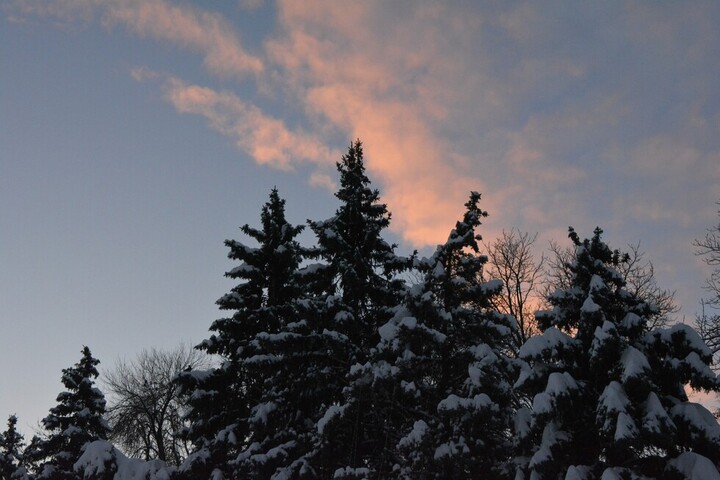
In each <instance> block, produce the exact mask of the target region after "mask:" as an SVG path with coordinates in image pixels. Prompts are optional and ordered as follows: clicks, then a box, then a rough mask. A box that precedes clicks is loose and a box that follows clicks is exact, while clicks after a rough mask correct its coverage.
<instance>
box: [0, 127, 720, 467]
mask: <svg viewBox="0 0 720 480" xmlns="http://www.w3.org/2000/svg"><path fill="white" fill-rule="evenodd" d="M337 167H338V171H339V174H340V187H339V190H338V192H337V193H336V197H337V198H338V200H339V207H338V209H337V211H336V213H335V215H334V216H333V217H332V218H330V219H328V220H325V221H308V226H309V228H310V229H311V230H312V232H313V233H314V235H315V237H316V239H317V244H316V245H315V246H313V247H305V246H302V245H301V244H300V243H299V242H298V240H297V238H298V235H299V234H300V233H301V232H302V230H303V229H304V226H295V225H291V224H289V223H288V222H287V220H286V218H285V202H284V200H282V199H281V198H280V196H279V194H278V192H277V190H275V189H273V190H272V192H271V194H270V198H269V201H268V202H267V203H266V204H265V205H264V206H263V207H262V211H261V225H260V227H259V228H253V227H250V226H248V225H245V226H243V227H241V230H242V232H243V233H244V234H245V235H246V236H248V237H249V238H251V239H252V240H253V245H252V246H250V245H246V244H243V243H241V242H238V241H235V240H228V241H226V244H227V246H228V248H229V249H230V253H229V257H230V258H231V259H232V260H234V261H236V262H238V263H237V266H236V267H235V268H233V269H232V270H230V271H229V272H227V274H226V275H227V276H228V277H230V278H231V279H233V280H235V281H236V282H237V286H236V287H234V288H233V289H232V290H231V291H230V292H229V293H228V294H227V295H225V296H223V297H222V298H221V299H220V300H218V305H219V307H220V308H221V309H222V310H225V311H227V312H228V316H227V317H226V318H222V319H220V320H217V321H215V322H214V323H212V325H211V326H210V331H211V332H212V334H211V335H210V337H209V338H208V339H207V340H205V341H203V342H202V343H201V344H200V345H198V346H197V349H199V350H200V351H202V352H204V353H205V354H207V355H210V356H214V357H215V358H219V359H220V362H219V364H217V365H216V366H215V367H212V368H206V369H185V370H183V371H182V372H180V373H178V374H177V375H175V378H174V379H167V380H166V381H163V382H160V383H161V384H162V385H160V386H162V387H163V388H164V390H162V391H163V392H164V394H163V395H164V396H158V397H157V398H163V399H168V400H167V407H166V408H165V410H166V411H167V410H168V409H171V408H173V409H176V411H177V414H178V415H181V417H182V421H181V422H179V423H178V424H175V425H176V426H175V427H174V428H173V430H174V431H172V432H170V438H174V439H180V441H183V442H187V443H186V445H188V446H189V450H188V451H187V452H185V453H184V454H182V458H181V457H180V456H179V455H178V454H177V450H172V452H174V453H172V454H167V455H165V454H164V453H163V456H160V455H155V454H151V450H152V449H150V448H149V447H147V448H145V449H143V448H142V447H140V448H138V449H136V450H133V451H132V452H130V451H129V449H128V444H126V443H125V444H124V443H123V441H122V439H123V438H125V437H124V436H123V435H116V436H115V437H113V436H112V432H111V429H110V425H108V423H107V422H106V421H105V418H106V416H107V415H106V414H107V412H106V404H105V400H104V397H103V394H102V393H101V392H100V390H99V389H98V388H97V387H96V385H95V379H96V378H97V376H98V371H97V370H96V365H97V363H98V361H97V360H96V359H94V358H93V357H92V355H91V353H90V350H89V349H88V348H87V347H86V348H85V349H84V350H83V353H82V358H81V360H80V362H79V363H78V364H76V365H75V366H73V367H71V368H68V369H65V370H63V376H62V381H63V384H64V386H65V389H66V390H65V391H63V392H62V393H60V395H59V396H58V399H57V401H58V404H57V406H56V407H54V408H53V409H51V411H50V414H49V415H48V416H47V417H46V418H45V419H44V420H43V422H42V424H43V427H44V429H45V432H44V434H43V435H39V436H35V437H34V438H33V439H32V440H31V441H30V442H29V443H28V445H27V446H24V442H23V438H22V436H21V435H20V434H19V433H18V432H17V431H16V429H15V426H16V419H15V418H14V417H10V420H9V423H8V429H7V430H6V431H5V432H4V433H3V434H2V436H1V437H0V471H1V472H2V475H3V478H4V479H31V478H34V479H38V480H40V479H112V478H115V479H130V478H132V479H135V478H146V479H212V480H220V479H270V478H273V479H278V480H279V479H330V478H333V479H364V478H371V479H381V478H383V479H386V478H401V479H471V478H489V479H493V478H498V479H516V480H521V479H528V480H529V479H565V480H573V479H603V480H608V479H636V478H638V479H639V478H667V479H678V478H693V479H716V478H720V474H718V466H720V425H718V422H717V419H716V418H714V417H713V415H712V414H711V413H710V412H709V411H708V410H707V409H705V407H703V406H702V405H700V404H697V403H693V402H690V401H689V400H688V397H687V394H686V391H685V387H686V386H687V385H689V386H690V387H692V388H693V389H697V390H704V391H716V392H717V391H719V390H720V379H719V378H718V376H717V375H716V374H715V373H714V372H713V371H712V370H711V368H710V366H711V365H712V361H713V351H712V350H710V349H709V348H708V346H707V345H706V343H705V342H704V341H703V340H702V339H701V337H700V336H699V335H698V334H697V333H696V332H695V331H694V330H693V329H692V328H690V327H689V326H687V325H682V324H675V325H672V326H667V325H665V323H666V322H665V317H664V316H663V314H664V313H668V311H671V310H672V298H671V294H669V292H666V291H662V290H659V289H657V288H656V286H655V285H654V283H652V282H650V287H648V283H647V282H645V283H642V282H640V283H639V284H635V285H631V286H629V284H628V280H630V281H631V282H630V283H632V278H629V276H630V275H631V274H630V272H633V270H632V267H633V265H635V266H637V263H635V262H636V261H637V260H638V256H637V253H638V252H637V250H636V251H635V252H634V253H635V255H634V256H633V255H627V254H623V253H621V252H619V251H617V250H613V249H611V248H610V247H609V246H608V245H606V244H605V243H604V241H603V239H602V231H601V230H600V229H596V230H595V231H594V232H593V235H592V236H591V237H590V238H589V239H582V238H581V237H580V236H579V235H578V234H577V233H576V232H575V231H574V230H572V229H570V235H569V237H570V240H571V242H572V245H571V246H572V250H571V251H570V252H569V253H567V252H566V253H565V254H564V256H563V255H560V256H558V258H559V259H560V260H559V264H558V268H559V270H558V271H557V272H556V274H557V280H558V282H557V283H556V286H558V287H560V288H557V289H556V290H555V291H552V292H546V295H545V299H544V304H545V305H546V306H547V308H546V309H545V310H543V311H539V312H537V313H536V314H535V315H534V317H532V316H531V315H530V313H529V311H528V309H529V305H530V303H531V302H529V301H528V297H527V295H526V292H527V288H528V282H531V281H533V282H534V279H535V276H534V275H537V271H538V265H537V263H533V262H532V261H531V260H528V261H527V262H525V266H526V267H527V268H526V269H525V270H524V272H525V275H524V276H521V278H520V280H518V277H517V275H516V274H517V272H515V271H509V272H508V271H505V272H504V273H503V272H502V271H501V270H499V269H498V268H497V266H498V265H502V260H498V259H497V258H493V255H490V258H489V257H488V255H483V254H482V253H481V246H482V245H481V244H480V243H479V242H480V240H481V238H480V235H479V231H478V229H479V227H480V225H481V220H482V219H483V217H485V216H486V215H487V214H486V212H484V211H483V210H482V209H481V208H480V207H479V202H480V194H478V193H476V192H471V193H470V195H469V198H468V201H467V203H465V211H464V214H463V216H462V218H460V219H459V220H458V221H457V223H456V224H455V228H453V229H452V230H451V231H450V232H449V235H448V239H447V241H446V242H445V243H444V244H442V245H439V246H438V247H437V249H436V250H435V252H434V254H433V255H432V256H430V257H429V258H419V257H418V256H417V255H415V254H413V255H410V256H408V257H404V256H400V255H398V254H397V253H396V252H395V246H394V245H390V244H388V243H387V242H386V241H385V240H384V239H383V238H382V234H383V231H384V230H385V229H386V228H387V227H388V226H389V223H390V214H389V212H388V211H387V208H386V206H385V205H384V204H382V203H381V201H380V197H379V193H378V191H377V190H376V189H373V188H372V186H371V182H370V180H369V179H368V177H367V175H366V173H365V167H364V163H363V151H362V145H361V144H360V142H359V141H358V142H355V143H353V144H352V145H351V146H350V148H349V150H348V152H347V154H346V155H344V156H343V158H342V160H341V161H340V162H339V163H338V164H337ZM513 238H514V239H515V241H517V240H518V239H520V240H522V241H521V242H519V243H520V245H521V246H522V245H525V247H527V246H528V241H530V243H531V241H532V239H531V238H528V237H523V236H522V235H519V236H515V237H513ZM523 238H524V240H523ZM510 244H512V242H510ZM505 245H508V242H506V243H505ZM558 252H562V251H561V250H558ZM492 253H493V254H494V255H499V254H500V253H502V251H501V250H498V249H497V248H495V249H492ZM498 258H501V256H500V257H498ZM515 259H517V253H516V257H515ZM492 265H495V267H492ZM528 265H529V266H528ZM641 270H642V269H641ZM533 272H534V273H533ZM490 273H496V274H498V275H497V276H500V277H501V278H502V279H503V281H500V280H498V279H492V278H490V277H491V275H489V274H490ZM635 273H637V270H635ZM640 273H641V275H640V278H641V279H645V280H647V279H648V278H650V279H651V280H652V278H651V277H652V274H651V272H650V273H648V272H647V271H644V273H643V272H640ZM513 275H515V276H516V280H515V283H513ZM522 282H526V283H525V284H524V285H523V283H522ZM510 284H512V285H513V288H514V287H515V286H516V285H517V288H518V289H519V290H517V291H516V290H513V289H512V288H510V289H509V288H508V285H510ZM638 285H640V286H641V287H642V286H644V288H645V289H644V290H643V289H642V288H636V287H638ZM631 287H632V288H631ZM663 299H664V300H665V301H666V302H669V303H665V304H663V303H662V301H660V302H658V300H663ZM663 309H664V310H663ZM531 317H532V319H531ZM711 318H712V317H711ZM710 323H711V324H712V322H710ZM124 371H125V374H123V375H121V376H120V377H117V376H116V377H115V378H114V381H115V382H116V384H120V385H121V386H122V385H123V382H122V379H123V378H126V377H131V376H133V375H135V376H138V375H139V376H138V378H142V375H143V371H142V369H141V371H132V370H131V369H126V370H124ZM152 378H153V376H150V378H149V380H143V381H140V382H138V383H137V385H136V386H137V387H138V388H145V387H148V388H149V386H150V384H151V383H152ZM127 384H128V385H133V383H132V382H128V383H127ZM167 385H172V388H171V389H170V390H169V392H170V393H169V394H168V390H167V388H166V387H167ZM113 391H115V390H113ZM150 391H152V389H151V388H150ZM131 397H132V395H129V396H127V397H125V400H126V401H127V402H129V401H130V400H131ZM134 398H135V400H136V401H139V400H138V399H143V398H147V399H148V400H147V401H148V402H150V397H142V396H137V395H136V397H134ZM153 398H154V397H153ZM158 401H159V400H158ZM172 402H178V403H172ZM138 405H140V407H138V410H136V411H137V412H140V413H137V416H138V418H139V416H141V414H142V405H143V402H142V401H139V403H138ZM154 405H157V403H155V404H154ZM163 405H164V404H163ZM178 405H180V407H178ZM117 412H118V411H117V410H115V413H116V414H118V413H117ZM111 413H112V412H111ZM126 413H127V412H126ZM134 416H135V415H133V414H130V415H126V416H124V417H118V416H117V415H116V416H114V417H113V416H112V415H111V419H112V418H114V419H115V420H116V421H115V422H113V423H114V424H115V425H116V426H117V427H116V428H119V426H122V425H124V426H125V429H124V431H127V430H132V429H128V428H127V426H128V425H130V424H132V419H133V417H134ZM151 417H152V416H151ZM151 417H148V418H149V420H148V422H152V421H156V420H157V418H155V417H152V418H151ZM118 418H124V419H125V420H121V421H119V422H118V421H117V419H118ZM163 425H164V424H161V425H160V426H159V427H158V428H156V430H155V431H156V432H157V431H160V432H162V429H163V428H164V426H163ZM148 432H150V433H148V434H147V435H146V436H147V438H145V439H143V438H142V436H140V438H138V437H137V436H136V438H135V440H136V441H137V442H139V444H140V445H142V442H143V441H144V440H146V441H147V443H146V445H156V444H157V441H164V440H163V438H161V437H158V440H153V438H150V437H152V435H151V431H150V430H148ZM131 433H132V432H131ZM166 433H167V432H166ZM108 438H115V439H119V442H118V446H119V447H120V449H118V448H116V447H114V446H113V443H111V442H109V441H108ZM164 438H168V437H164ZM153 442H155V443H153ZM156 446H157V445H156ZM121 450H123V451H124V452H125V453H127V454H133V455H134V456H137V457H141V458H135V459H128V458H127V457H126V455H125V453H122V452H121ZM158 451H159V450H157V449H156V453H157V452H158ZM163 451H165V448H164V447H163ZM173 457H174V458H173ZM143 458H144V459H143ZM152 458H156V460H149V459H152ZM157 458H164V459H165V460H167V462H163V461H161V460H157ZM171 464H174V465H172V466H170V465H171Z"/></svg>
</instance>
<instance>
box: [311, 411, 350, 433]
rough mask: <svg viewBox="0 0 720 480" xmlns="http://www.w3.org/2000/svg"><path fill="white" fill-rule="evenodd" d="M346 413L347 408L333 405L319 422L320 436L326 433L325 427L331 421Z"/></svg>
mask: <svg viewBox="0 0 720 480" xmlns="http://www.w3.org/2000/svg"><path fill="white" fill-rule="evenodd" d="M344 411H345V406H340V405H331V406H330V407H329V408H328V409H327V410H326V411H325V415H323V417H322V418H321V419H320V420H318V422H317V431H318V433H319V434H320V435H322V434H323V432H324V431H325V427H326V426H327V424H328V422H329V421H331V420H332V419H333V418H335V417H336V416H338V415H342V414H343V412H344Z"/></svg>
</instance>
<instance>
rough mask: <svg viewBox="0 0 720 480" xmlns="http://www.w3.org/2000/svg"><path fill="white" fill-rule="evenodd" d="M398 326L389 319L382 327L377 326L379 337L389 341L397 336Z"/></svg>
mask: <svg viewBox="0 0 720 480" xmlns="http://www.w3.org/2000/svg"><path fill="white" fill-rule="evenodd" d="M397 331H398V328H397V326H396V325H395V323H394V322H393V321H392V320H390V321H389V322H387V323H386V324H385V325H383V326H382V327H380V328H378V333H379V334H380V338H382V339H383V340H385V341H386V342H389V341H390V340H392V339H393V338H395V337H396V336H397Z"/></svg>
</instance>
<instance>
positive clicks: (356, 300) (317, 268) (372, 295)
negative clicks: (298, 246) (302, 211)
mask: <svg viewBox="0 0 720 480" xmlns="http://www.w3.org/2000/svg"><path fill="white" fill-rule="evenodd" d="M337 168H338V171H339V173H340V189H339V190H338V192H337V193H336V194H335V195H336V197H337V198H338V199H339V200H340V206H339V208H338V209H337V211H336V212H335V215H334V216H333V217H332V218H330V219H328V220H325V221H321V222H313V221H311V222H309V223H310V227H311V229H312V230H313V232H314V233H315V235H316V236H317V241H318V247H317V249H316V250H315V256H316V257H317V258H319V259H320V261H321V263H318V264H313V265H310V266H308V267H307V268H306V269H305V271H304V272H303V273H304V276H303V280H304V281H305V282H307V285H308V286H309V288H308V291H309V292H310V293H311V295H312V296H311V298H310V299H309V300H310V303H309V305H310V311H309V312H308V314H309V315H308V316H309V317H310V318H309V321H310V322H311V323H312V325H311V327H310V329H309V332H311V333H312V334H313V335H314V336H315V337H316V338H317V340H318V342H316V345H317V348H319V349H321V351H324V352H325V354H324V356H322V357H317V360H316V364H315V365H314V366H313V367H312V371H313V372H315V374H316V375H317V380H321V381H322V382H324V383H325V385H326V386H325V387H324V388H323V390H324V392H325V395H324V396H323V397H319V407H320V410H319V411H318V413H320V414H321V416H320V417H319V418H316V420H317V422H318V425H317V430H316V433H318V434H319V436H318V439H317V448H316V450H315V451H314V452H313V453H312V454H311V455H310V456H311V457H312V461H311V464H312V465H314V466H315V468H316V474H317V475H319V476H322V477H325V476H332V475H334V473H335V471H336V470H337V469H338V468H342V467H345V466H350V467H351V468H354V467H356V466H360V467H361V466H362V465H361V463H362V459H363V458H365V457H366V456H367V455H368V454H369V452H371V451H373V450H375V449H376V445H377V442H378V440H377V438H376V436H375V432H374V431H372V429H370V430H368V429H366V426H367V423H366V422H365V421H364V420H363V419H362V418H360V416H361V415H369V414H370V413H369V412H367V410H363V409H362V408H360V409H358V410H357V412H358V413H357V414H356V416H355V418H353V419H351V420H349V421H348V422H347V424H346V428H344V429H334V430H332V431H330V430H328V431H325V430H324V425H325V423H326V421H327V420H328V419H329V418H330V417H332V416H333V414H334V413H335V412H336V411H337V409H338V408H340V406H341V405H343V404H344V403H345V400H346V398H345V395H344V389H345V387H346V386H347V385H348V383H349V377H348V374H349V373H350V369H351V367H352V366H353V365H355V364H364V363H365V362H366V361H367V360H368V359H369V355H370V351H371V348H373V347H374V346H375V345H376V344H377V343H378V340H379V335H378V328H379V327H380V326H381V325H383V324H385V323H387V321H388V320H389V319H390V318H391V316H392V315H393V311H392V309H393V307H394V306H395V304H396V303H397V300H398V297H399V296H400V294H401V292H402V289H403V282H402V281H400V280H398V278H397V275H398V274H399V273H400V272H403V271H405V270H406V269H407V268H408V265H409V260H408V259H405V258H401V257H398V256H396V255H395V253H394V248H395V246H394V245H390V244H388V243H387V242H386V241H385V240H384V239H383V238H382V232H383V230H384V229H386V228H387V227H388V226H389V224H390V214H389V213H388V210H387V207H386V205H385V204H383V203H380V194H379V192H378V190H376V189H373V188H372V187H371V182H370V179H369V178H368V177H367V175H366V174H365V164H364V158H363V149H362V144H361V143H360V141H359V140H358V141H356V142H354V143H353V144H351V145H350V148H349V149H348V152H347V154H345V155H344V156H343V157H342V160H341V161H340V162H338V163H337ZM313 383H316V382H313ZM318 383H319V382H318Z"/></svg>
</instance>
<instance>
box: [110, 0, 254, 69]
mask: <svg viewBox="0 0 720 480" xmlns="http://www.w3.org/2000/svg"><path fill="white" fill-rule="evenodd" d="M104 21H105V22H106V23H107V24H109V25H113V24H122V25H124V26H126V27H127V28H129V29H130V30H132V31H134V32H135V33H137V34H139V35H141V36H148V37H152V38H155V39H158V40H164V41H168V42H171V43H173V44H177V45H180V46H183V47H187V48H190V49H192V50H196V51H198V52H200V53H201V54H202V55H203V58H204V63H205V66H206V67H207V68H208V69H209V70H210V71H212V72H213V73H216V74H218V75H221V76H226V77H238V78H243V77H244V76H246V75H247V74H254V75H258V74H260V73H261V72H262V71H263V69H264V65H263V62H262V60H261V59H260V58H259V57H257V56H255V55H252V54H250V53H248V52H247V51H245V49H244V48H243V47H242V44H241V42H240V38H239V36H238V34H237V32H236V31H235V30H234V28H233V27H232V26H231V25H230V24H229V23H228V22H227V21H226V20H225V19H224V18H223V17H222V16H221V15H220V14H218V13H210V12H206V11H203V10H199V9H197V8H193V7H190V6H187V5H177V4H172V3H169V2H166V1H163V0H154V1H145V2H113V3H111V4H110V5H109V6H108V8H107V11H106V12H105V15H104Z"/></svg>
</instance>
